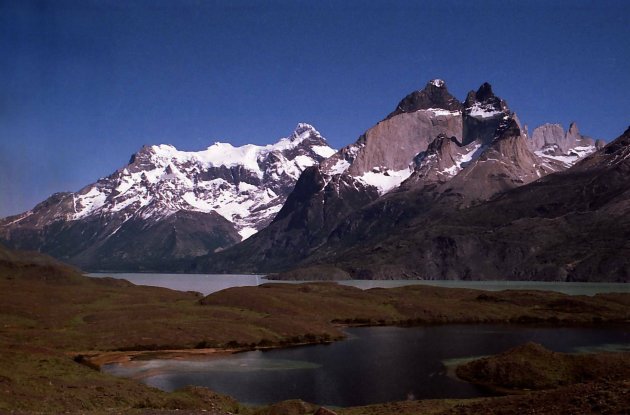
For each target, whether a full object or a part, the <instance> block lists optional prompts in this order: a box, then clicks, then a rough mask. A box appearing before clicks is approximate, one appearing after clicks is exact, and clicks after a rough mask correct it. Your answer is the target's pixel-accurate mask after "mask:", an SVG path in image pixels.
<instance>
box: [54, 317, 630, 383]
mask: <svg viewBox="0 0 630 415" xmlns="http://www.w3.org/2000/svg"><path fill="white" fill-rule="evenodd" d="M497 324H498V325H505V326H510V327H547V328H548V327H557V328H561V327H584V328H599V327H601V328H604V327H620V328H630V321H628V320H626V321H604V322H571V321H543V322H534V323H530V322H518V321H513V322H506V321H485V322H478V321H469V322H461V321H452V322H439V323H432V322H426V323H424V324H414V325H407V324H367V323H364V324H336V326H337V327H338V328H340V329H346V328H368V327H399V328H416V327H431V326H442V325H497ZM344 340H347V336H346V335H345V334H344V336H343V337H341V338H338V339H331V340H314V341H306V342H298V343H290V344H286V343H285V344H283V343H278V344H270V345H265V346H253V347H252V346H243V347H226V348H222V347H208V348H176V349H156V350H125V351H122V350H118V351H81V352H67V353H66V355H67V356H69V357H71V358H73V359H74V360H75V361H76V362H78V363H81V364H85V365H86V366H88V367H91V368H93V369H95V370H98V371H102V367H103V366H104V365H109V364H121V365H125V364H130V363H132V362H134V361H139V360H153V359H160V360H194V359H204V358H207V357H209V356H221V355H232V354H238V353H245V352H252V351H268V350H278V349H291V348H295V347H306V346H316V345H321V344H332V343H335V342H338V341H344ZM476 357H477V358H478V357H485V356H476ZM445 366H446V367H447V369H449V367H448V366H447V365H445ZM457 378H458V379H459V377H457Z"/></svg>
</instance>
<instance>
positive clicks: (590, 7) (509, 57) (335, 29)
mask: <svg viewBox="0 0 630 415" xmlns="http://www.w3.org/2000/svg"><path fill="white" fill-rule="evenodd" d="M0 54H1V55H0V78H1V79H2V82H1V83H0V217H2V216H6V215H9V214H14V213H18V212H21V211H24V210H27V209H30V208H31V207H33V206H34V205H35V203H37V202H39V201H42V200H43V199H45V198H46V197H48V196H49V195H50V194H52V193H54V192H58V191H76V190H79V189H80V188H81V187H83V186H84V185H86V184H88V183H91V182H93V181H95V180H96V179H97V178H99V177H102V176H106V175H108V174H110V173H111V172H113V171H114V170H116V169H117V168H119V167H121V166H123V165H124V164H125V163H126V162H127V161H128V159H129V156H130V155H131V154H132V153H134V152H135V151H137V150H138V149H139V148H140V147H141V146H142V145H143V144H159V143H170V144H173V145H175V146H176V147H178V148H180V149H183V150H200V149H203V148H205V147H207V146H208V145H210V144H212V143H213V142H214V141H229V142H231V143H233V144H235V145H240V144H244V143H259V144H263V143H269V142H272V141H275V140H276V139H277V138H279V137H283V136H287V135H288V134H289V133H290V132H291V131H292V129H293V128H294V126H295V125H296V124H297V123H298V122H302V121H303V122H309V123H312V124H313V125H315V127H316V128H318V129H319V130H320V131H321V132H322V134H323V135H324V136H325V137H327V138H328V139H329V141H330V143H331V144H332V145H333V146H335V147H341V146H343V145H345V144H348V143H350V142H352V141H354V140H355V139H356V138H357V137H358V136H359V135H360V134H361V133H362V132H363V131H364V130H366V129H367V128H369V127H370V126H372V125H373V124H375V123H376V122H377V121H379V120H380V119H382V118H383V117H384V116H386V115H387V114H388V113H389V112H390V111H392V110H393V109H394V108H395V106H396V104H397V102H398V101H399V100H400V99H401V98H402V97H403V96H405V95H406V94H407V93H409V92H411V91H413V90H416V89H420V88H422V87H424V85H425V83H426V82H427V81H428V80H429V79H431V78H434V77H439V78H442V79H444V80H446V82H447V85H448V87H449V90H450V91H451V92H452V93H453V94H454V95H456V96H457V97H459V98H460V99H464V97H465V94H466V92H467V91H469V90H470V89H476V88H477V87H478V86H479V85H480V84H481V83H483V82H484V81H489V82H490V83H491V84H492V85H493V86H494V90H495V92H496V93H497V94H498V95H499V96H501V97H503V98H504V99H506V100H507V102H508V103H509V105H510V106H511V108H512V109H513V110H515V111H516V112H517V114H518V115H519V117H520V118H521V120H522V121H523V122H524V123H526V124H528V125H529V126H530V129H531V127H533V126H537V125H539V124H542V123H544V122H557V123H561V124H563V125H564V126H565V128H566V127H567V125H568V123H569V122H570V121H573V120H575V121H577V122H578V125H579V126H580V128H581V130H582V132H583V133H584V134H587V135H591V136H593V137H597V138H604V139H606V140H610V139H612V138H614V137H616V136H618V135H619V134H621V133H622V132H623V131H624V130H625V128H627V126H628V124H629V123H630V94H629V93H630V2H628V1H625V0H619V1H601V0H598V1H510V0H503V1H496V2H495V1H456V0H450V1H444V0H441V1H436V2H431V1H408V2H407V1H391V0H390V1H369V0H368V1H366V0H362V1H336V0H335V1H320V0H318V1H270V0H265V1H235V0H229V1H228V0H225V1H193V0H177V1H176V0H172V1H164V0H146V1H133V0H119V1H113V0H100V1H92V0H76V1H65V0H54V1H52V0H50V1H29V0H0Z"/></svg>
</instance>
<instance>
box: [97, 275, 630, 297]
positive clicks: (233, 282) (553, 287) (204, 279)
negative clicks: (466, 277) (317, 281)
mask: <svg viewBox="0 0 630 415" xmlns="http://www.w3.org/2000/svg"><path fill="white" fill-rule="evenodd" d="M88 276H90V277H96V278H99V277H113V278H122V279H126V280H128V281H131V282H132V283H134V284H138V285H151V286H156V287H165V288H170V289H173V290H179V291H197V292H200V293H202V294H203V295H208V294H210V293H213V292H216V291H220V290H224V289H226V288H230V287H243V286H256V285H260V284H264V283H269V282H282V281H270V280H267V279H266V278H265V277H264V276H263V275H240V274H150V273H92V274H88ZM301 282H305V281H297V282H296V281H290V283H301ZM339 284H344V285H350V286H353V287H358V288H361V289H369V288H377V287H379V288H393V287H401V286H405V285H433V286H439V287H452V288H475V289H479V290H487V291H500V290H508V289H511V290H547V291H557V292H561V293H565V294H570V295H595V294H597V293H606V292H624V293H630V284H624V283H583V282H540V281H446V280H427V281H424V280H352V281H340V282H339Z"/></svg>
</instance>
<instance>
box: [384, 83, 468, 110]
mask: <svg viewBox="0 0 630 415" xmlns="http://www.w3.org/2000/svg"><path fill="white" fill-rule="evenodd" d="M428 109H441V110H446V111H452V112H460V111H461V110H462V104H461V103H460V102H459V100H458V99H457V98H455V97H454V96H452V95H451V94H450V93H449V92H448V89H447V88H446V82H444V81H443V80H441V79H433V80H431V81H429V82H428V83H427V85H426V86H425V87H424V89H422V90H419V91H414V92H412V93H411V94H409V95H407V96H406V97H405V98H403V99H402V101H400V103H399V104H398V106H397V107H396V109H395V110H394V111H393V112H392V113H391V114H389V115H388V116H387V118H392V117H395V116H396V115H400V114H403V113H410V112H416V111H419V110H428Z"/></svg>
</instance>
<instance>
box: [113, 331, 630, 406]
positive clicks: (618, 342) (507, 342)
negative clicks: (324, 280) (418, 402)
mask: <svg viewBox="0 0 630 415" xmlns="http://www.w3.org/2000/svg"><path fill="white" fill-rule="evenodd" d="M347 335H348V339H347V340H345V341H341V342H336V343H333V344H329V345H314V346H304V347H295V348H288V349H276V350H269V351H264V352H263V351H252V352H245V353H238V354H234V355H230V356H220V357H210V358H205V359H195V360H148V361H133V362H131V363H129V364H124V365H120V364H113V365H107V366H105V367H104V368H103V370H104V371H106V372H109V373H112V374H115V375H118V376H126V377H132V378H135V379H139V380H140V381H142V382H144V383H146V384H148V385H151V386H154V387H157V388H159V389H162V390H166V391H172V390H175V389H178V388H181V387H183V386H186V385H189V384H192V385H200V386H205V387H208V388H210V389H212V390H214V391H216V392H220V393H224V394H228V395H231V396H233V397H234V398H236V399H237V400H239V401H240V402H243V403H249V404H265V403H272V402H277V401H281V400H285V399H298V398H299V399H303V400H305V401H309V402H313V403H317V404H320V405H330V406H357V405H367V404H371V403H379V402H389V401H399V400H405V399H431V398H470V397H478V396H487V392H486V391H485V390H484V389H482V388H479V387H476V386H474V385H471V384H468V383H466V382H462V381H459V380H457V379H456V378H454V376H453V375H452V374H450V372H449V370H447V368H448V367H449V366H451V365H452V364H453V363H454V362H457V361H459V360H460V359H462V358H469V357H471V356H481V355H488V354H495V353H499V352H502V351H504V350H506V349H508V348H510V347H513V346H516V345H519V344H523V343H525V342H528V341H535V342H537V343H541V344H543V345H544V346H545V347H547V348H550V349H552V350H555V351H560V352H588V351H595V350H628V351H630V332H629V331H628V329H627V327H617V328H615V327H600V328H583V327H582V328H577V327H570V328H551V327H538V328H537V327H530V326H516V325H513V326H510V325H444V326H431V327H415V328H399V327H366V328H351V329H347ZM451 372H452V371H451Z"/></svg>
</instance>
